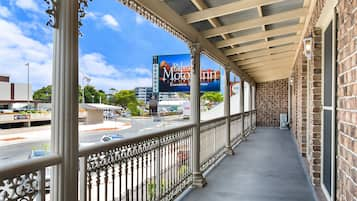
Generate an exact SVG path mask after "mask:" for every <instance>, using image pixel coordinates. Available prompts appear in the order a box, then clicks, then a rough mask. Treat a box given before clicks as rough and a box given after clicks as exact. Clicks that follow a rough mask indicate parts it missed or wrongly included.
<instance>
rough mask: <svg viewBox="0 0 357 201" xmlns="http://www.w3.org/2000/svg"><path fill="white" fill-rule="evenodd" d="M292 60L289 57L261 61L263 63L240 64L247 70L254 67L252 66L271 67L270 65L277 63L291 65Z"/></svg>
mask: <svg viewBox="0 0 357 201" xmlns="http://www.w3.org/2000/svg"><path fill="white" fill-rule="evenodd" d="M291 61H292V59H291V58H287V59H280V60H273V61H266V62H261V63H254V64H247V65H243V66H240V68H241V69H244V70H246V69H252V68H259V67H270V66H276V65H279V66H281V65H286V66H289V65H290V64H291Z"/></svg>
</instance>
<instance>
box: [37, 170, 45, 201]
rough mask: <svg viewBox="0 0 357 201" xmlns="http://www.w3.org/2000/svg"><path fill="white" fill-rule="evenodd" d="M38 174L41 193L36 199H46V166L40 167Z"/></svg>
mask: <svg viewBox="0 0 357 201" xmlns="http://www.w3.org/2000/svg"><path fill="white" fill-rule="evenodd" d="M37 174H38V175H39V189H38V190H39V194H38V196H37V198H36V201H45V200H46V168H42V169H40V170H39V171H38V172H37Z"/></svg>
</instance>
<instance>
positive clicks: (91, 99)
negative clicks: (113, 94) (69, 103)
mask: <svg viewBox="0 0 357 201" xmlns="http://www.w3.org/2000/svg"><path fill="white" fill-rule="evenodd" d="M84 97H85V102H86V103H99V102H100V99H101V101H102V103H106V102H107V97H106V95H105V92H104V91H103V90H98V91H97V90H96V89H95V87H94V86H91V85H87V86H85V87H84Z"/></svg>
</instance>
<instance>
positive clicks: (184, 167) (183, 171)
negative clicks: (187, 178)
mask: <svg viewBox="0 0 357 201" xmlns="http://www.w3.org/2000/svg"><path fill="white" fill-rule="evenodd" d="M186 172H187V165H181V166H180V168H179V170H178V173H179V175H180V177H183V176H184V175H185V174H186Z"/></svg>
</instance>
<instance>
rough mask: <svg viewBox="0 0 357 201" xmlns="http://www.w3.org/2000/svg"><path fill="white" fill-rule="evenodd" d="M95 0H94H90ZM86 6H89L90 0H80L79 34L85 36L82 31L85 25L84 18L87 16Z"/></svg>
mask: <svg viewBox="0 0 357 201" xmlns="http://www.w3.org/2000/svg"><path fill="white" fill-rule="evenodd" d="M89 1H91V2H92V1H93V0H89ZM86 8H88V0H78V35H79V36H83V33H82V32H81V30H80V29H81V27H82V25H83V23H82V19H83V18H84V17H85V16H86V11H85V10H86Z"/></svg>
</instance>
